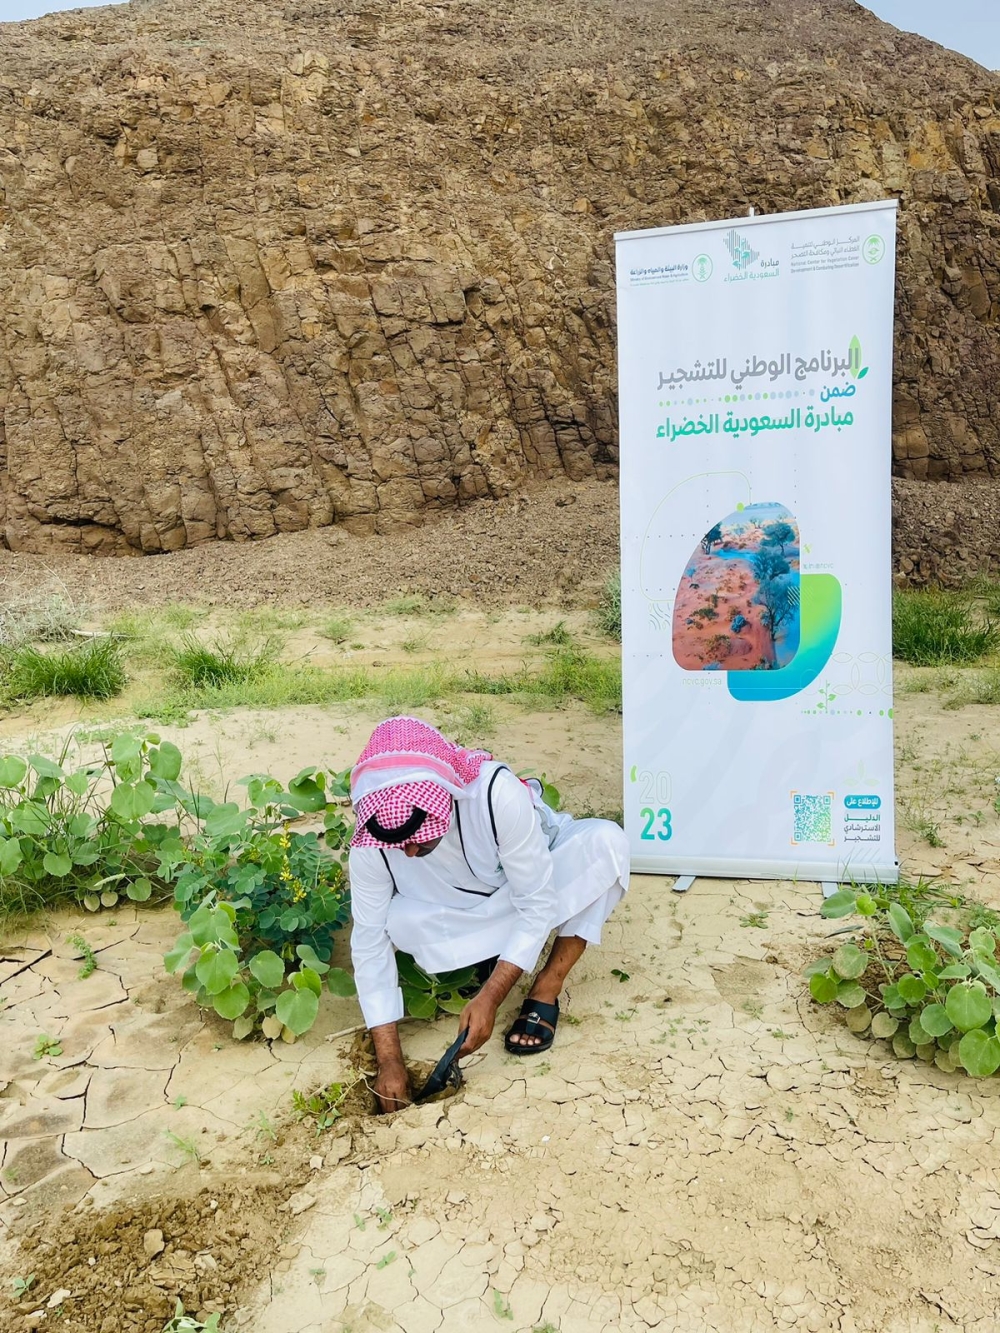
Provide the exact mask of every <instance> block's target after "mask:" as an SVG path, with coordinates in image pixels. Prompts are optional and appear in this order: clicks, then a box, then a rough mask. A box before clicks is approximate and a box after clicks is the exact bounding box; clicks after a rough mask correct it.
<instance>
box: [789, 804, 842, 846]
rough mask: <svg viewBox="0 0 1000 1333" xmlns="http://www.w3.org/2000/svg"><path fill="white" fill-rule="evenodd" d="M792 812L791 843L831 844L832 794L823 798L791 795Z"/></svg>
mask: <svg viewBox="0 0 1000 1333" xmlns="http://www.w3.org/2000/svg"><path fill="white" fill-rule="evenodd" d="M792 812H793V814H794V817H795V827H794V830H793V832H792V842H793V843H798V842H826V843H831V844H832V843H833V793H832V792H828V793H827V794H826V795H825V796H803V795H802V793H801V792H797V791H796V792H793V793H792Z"/></svg>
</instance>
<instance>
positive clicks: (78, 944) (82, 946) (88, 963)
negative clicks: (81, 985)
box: [66, 935, 97, 981]
mask: <svg viewBox="0 0 1000 1333" xmlns="http://www.w3.org/2000/svg"><path fill="white" fill-rule="evenodd" d="M66 942H67V943H68V944H72V946H73V948H74V949H79V951H80V952H81V953H82V954H83V962H82V963H81V964H80V970H79V972H78V973H77V974H76V975H77V976H78V977H79V979H80V980H81V981H86V980H87V978H88V977H89V976H90V974H91V973H92V972H94V971H95V970H96V968H97V959H96V958H95V957H94V951H93V949H92V948H91V947H90V945H89V944H88V943H87V941H86V940H85V939H84V938H83V936H82V935H67V936H66Z"/></svg>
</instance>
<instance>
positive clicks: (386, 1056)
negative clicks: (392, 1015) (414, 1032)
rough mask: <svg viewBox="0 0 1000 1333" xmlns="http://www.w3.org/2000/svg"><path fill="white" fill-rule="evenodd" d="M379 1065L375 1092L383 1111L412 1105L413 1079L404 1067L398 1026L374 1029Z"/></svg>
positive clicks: (390, 1025)
mask: <svg viewBox="0 0 1000 1333" xmlns="http://www.w3.org/2000/svg"><path fill="white" fill-rule="evenodd" d="M371 1034H372V1042H373V1043H374V1046H375V1059H376V1060H377V1061H378V1076H377V1077H376V1079H375V1084H374V1091H375V1095H376V1097H378V1104H379V1106H380V1107H381V1108H382V1110H383V1111H385V1112H386V1113H388V1112H389V1111H398V1110H399V1109H400V1107H403V1106H409V1104H410V1102H412V1101H413V1097H412V1095H411V1093H410V1078H409V1075H408V1074H407V1072H406V1065H405V1064H404V1063H403V1048H402V1047H401V1046H400V1044H399V1028H398V1027H397V1025H396V1024H395V1023H382V1024H381V1025H380V1026H379V1027H374V1028H372V1029H371Z"/></svg>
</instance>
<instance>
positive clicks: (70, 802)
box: [0, 735, 181, 918]
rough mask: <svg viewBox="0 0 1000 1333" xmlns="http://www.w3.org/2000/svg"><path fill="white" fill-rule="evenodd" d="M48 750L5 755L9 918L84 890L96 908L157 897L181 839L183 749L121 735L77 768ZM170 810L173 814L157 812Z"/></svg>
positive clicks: (1, 794)
mask: <svg viewBox="0 0 1000 1333" xmlns="http://www.w3.org/2000/svg"><path fill="white" fill-rule="evenodd" d="M67 753H68V743H67V748H64V750H63V753H62V754H61V755H60V758H59V761H58V762H56V761H55V760H52V759H46V758H44V757H43V756H42V755H37V754H33V755H28V756H27V758H25V759H22V758H20V757H19V756H17V755H6V756H4V757H2V758H0V918H3V917H9V916H13V915H17V914H21V913H27V912H32V911H36V910H38V909H39V908H43V907H51V906H54V905H56V904H58V903H60V902H65V901H67V900H73V899H76V900H77V901H79V902H82V903H83V904H84V906H85V907H87V908H89V909H90V910H91V911H96V910H97V909H98V908H99V907H100V906H101V905H102V904H103V905H104V906H109V907H110V906H114V904H115V903H116V902H117V901H118V897H119V895H122V894H124V895H125V896H127V897H128V898H131V899H133V900H135V901H138V902H144V901H145V900H146V899H148V898H149V897H150V896H151V895H152V893H153V891H154V888H155V887H156V885H157V883H158V882H160V881H159V879H158V873H157V871H158V862H157V857H158V853H159V848H160V847H161V846H162V844H163V843H164V840H166V839H169V838H174V839H176V837H177V827H178V812H177V809H176V801H175V797H174V795H173V787H174V786H175V785H176V778H177V775H178V774H179V772H180V768H181V756H180V751H179V750H178V749H177V748H176V746H173V745H171V744H170V743H169V742H162V743H161V742H160V738H159V737H158V736H155V735H149V736H145V737H139V736H135V735H122V736H118V737H117V738H116V739H115V741H114V743H113V744H112V746H111V747H110V749H108V748H107V747H106V746H105V748H104V757H103V758H102V759H101V760H97V761H95V762H94V763H90V764H86V765H84V766H82V767H79V768H76V769H74V770H72V771H67V769H66V768H65V767H64V764H65V760H66V756H67ZM166 811H170V813H171V814H172V816H173V818H172V820H170V821H169V822H167V823H160V822H156V821H150V820H149V819H148V816H149V815H150V814H157V813H164V812H166Z"/></svg>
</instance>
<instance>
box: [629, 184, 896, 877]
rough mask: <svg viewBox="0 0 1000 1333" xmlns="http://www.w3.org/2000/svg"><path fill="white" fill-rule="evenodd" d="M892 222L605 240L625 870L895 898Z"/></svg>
mask: <svg viewBox="0 0 1000 1333" xmlns="http://www.w3.org/2000/svg"><path fill="white" fill-rule="evenodd" d="M895 233H896V202H895V200H887V201H884V202H880V203H872V204H858V205H850V206H847V207H844V208H827V209H816V210H810V211H808V212H800V213H785V214H779V215H776V216H768V217H749V218H739V219H735V220H733V221H729V222H710V223H699V224H697V225H694V226H684V227H668V228H664V229H661V230H656V231H639V232H625V233H622V234H620V235H617V236H616V237H615V242H616V249H617V285H618V357H619V392H620V422H621V545H622V652H623V676H624V680H623V689H624V760H625V825H626V829H627V832H628V835H629V839H630V841H631V848H632V865H633V868H634V869H635V870H637V871H647V872H652V873H657V874H673V875H679V876H692V875H693V876H698V875H717V876H725V877H730V878H738V879H743V878H761V879H808V880H821V881H842V882H843V881H857V882H863V883H872V882H882V883H894V882H896V880H897V878H898V867H897V862H896V857H895V850H894V821H893V743H892V614H891V611H892V606H891V596H892V587H891V568H890V537H891V495H890V468H891V441H890V420H891V393H892V324H893V287H894V270H895V264H894V259H895Z"/></svg>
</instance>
